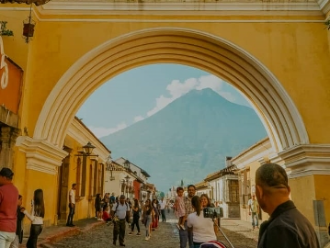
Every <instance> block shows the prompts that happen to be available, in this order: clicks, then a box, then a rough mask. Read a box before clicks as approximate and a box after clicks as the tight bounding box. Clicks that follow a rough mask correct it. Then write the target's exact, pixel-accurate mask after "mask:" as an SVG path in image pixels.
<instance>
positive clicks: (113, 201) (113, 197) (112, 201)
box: [110, 193, 116, 204]
mask: <svg viewBox="0 0 330 248" xmlns="http://www.w3.org/2000/svg"><path fill="white" fill-rule="evenodd" d="M115 202H116V197H115V193H112V194H111V196H110V204H114V203H115Z"/></svg>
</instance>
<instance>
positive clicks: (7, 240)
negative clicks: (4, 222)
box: [0, 231, 16, 248]
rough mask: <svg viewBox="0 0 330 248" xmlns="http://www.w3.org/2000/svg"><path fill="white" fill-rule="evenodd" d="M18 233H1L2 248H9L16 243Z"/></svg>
mask: <svg viewBox="0 0 330 248" xmlns="http://www.w3.org/2000/svg"><path fill="white" fill-rule="evenodd" d="M15 236H16V233H14V232H2V231H0V248H9V247H10V244H11V242H13V241H14V239H15Z"/></svg>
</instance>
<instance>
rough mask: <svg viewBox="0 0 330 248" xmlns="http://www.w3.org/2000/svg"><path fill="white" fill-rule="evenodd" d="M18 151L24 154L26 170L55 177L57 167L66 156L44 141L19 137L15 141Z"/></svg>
mask: <svg viewBox="0 0 330 248" xmlns="http://www.w3.org/2000/svg"><path fill="white" fill-rule="evenodd" d="M16 146H17V147H18V149H19V151H21V152H23V153H25V157H26V169H29V170H35V171H39V172H43V173H46V174H51V175H56V174H57V171H58V170H57V167H59V166H61V165H62V161H63V159H64V158H65V157H66V156H67V155H68V153H67V152H66V151H64V150H63V149H61V148H59V147H58V146H55V145H53V144H51V143H49V142H47V141H46V140H36V139H33V138H30V137H28V136H19V137H18V138H17V141H16Z"/></svg>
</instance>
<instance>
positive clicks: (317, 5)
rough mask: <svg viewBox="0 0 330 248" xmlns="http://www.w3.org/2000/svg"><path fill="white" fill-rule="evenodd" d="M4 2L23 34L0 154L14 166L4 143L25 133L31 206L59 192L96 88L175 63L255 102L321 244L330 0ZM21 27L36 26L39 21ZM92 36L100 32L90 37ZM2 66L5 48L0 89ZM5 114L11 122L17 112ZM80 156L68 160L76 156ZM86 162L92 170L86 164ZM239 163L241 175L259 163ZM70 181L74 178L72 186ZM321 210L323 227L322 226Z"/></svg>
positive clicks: (19, 151)
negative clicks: (78, 124) (36, 195)
mask: <svg viewBox="0 0 330 248" xmlns="http://www.w3.org/2000/svg"><path fill="white" fill-rule="evenodd" d="M2 2H7V3H4V4H2V6H1V8H0V16H1V18H3V19H2V20H4V19H5V20H4V21H7V22H8V24H7V27H8V28H9V29H11V30H13V32H14V34H15V36H16V37H15V38H14V39H13V38H12V37H3V40H4V45H5V50H4V51H6V54H7V55H8V57H9V58H11V59H12V60H13V61H15V63H16V64H18V65H19V67H21V68H22V70H23V71H24V77H23V83H22V85H23V88H22V92H23V97H21V98H20V101H19V108H18V114H17V116H18V118H19V120H18V121H17V120H12V121H11V123H13V124H10V125H8V122H7V119H5V121H4V119H3V117H1V122H2V123H3V124H1V127H3V126H4V125H6V126H5V129H4V132H3V133H4V134H3V135H2V138H1V139H2V140H3V141H2V142H3V150H4V154H6V155H3V154H2V159H4V158H5V159H6V161H7V162H6V165H7V164H8V166H12V162H10V160H9V159H7V157H8V156H7V154H9V153H10V152H11V151H10V148H9V143H10V142H12V141H13V140H15V137H16V136H18V135H20V136H19V137H17V139H16V147H15V148H14V159H13V161H14V164H13V166H12V167H13V170H14V173H15V179H14V182H15V184H16V185H17V187H18V188H19V190H20V192H23V196H24V198H23V204H24V205H28V202H29V200H30V199H31V195H32V192H33V189H35V188H39V187H42V188H43V189H44V190H45V192H46V194H47V195H49V196H54V195H56V192H54V189H57V188H58V177H59V176H58V172H59V167H60V166H61V164H62V163H63V159H65V158H66V157H67V156H68V151H66V150H63V147H65V146H66V142H67V140H68V138H67V135H68V133H67V132H68V130H69V128H70V125H71V124H72V122H73V121H74V116H75V115H76V113H77V111H78V110H79V109H80V107H81V105H82V104H83V102H84V101H86V100H87V99H88V97H89V96H90V94H92V92H94V91H95V90H97V89H99V87H100V86H101V85H102V84H104V83H105V82H106V81H107V80H108V79H110V78H113V77H115V76H117V75H118V74H120V73H123V72H125V71H127V70H129V69H133V68H136V67H139V66H144V65H150V64H153V63H154V64H156V63H164V62H166V63H177V62H178V61H180V63H181V64H183V65H188V66H192V67H196V68H199V69H201V70H205V71H207V72H209V73H211V74H213V75H215V76H218V77H220V78H223V79H224V80H226V81H227V82H228V83H230V84H232V85H233V87H236V88H237V89H239V90H240V91H241V93H242V94H244V95H245V96H246V98H247V99H248V100H249V101H250V102H251V105H252V106H253V108H254V109H255V111H256V112H257V114H258V116H259V117H260V119H261V121H262V123H263V124H264V127H265V129H266V131H267V135H268V138H269V143H270V146H271V147H272V149H271V150H272V151H271V152H272V156H270V157H269V159H270V161H271V162H279V163H281V164H282V165H283V166H284V167H285V169H286V170H287V172H288V175H289V178H290V186H291V197H292V199H293V200H294V201H295V203H296V205H297V207H298V208H299V210H300V211H301V212H302V213H303V214H304V215H305V216H306V217H307V218H308V219H309V220H310V221H311V223H313V224H314V226H315V229H316V231H317V233H318V235H319V236H320V237H321V236H322V230H321V229H322V228H324V223H329V222H330V201H328V200H326V199H330V191H329V190H327V185H328V182H329V179H330V166H329V164H330V132H329V131H328V129H329V128H328V126H329V125H328V124H329V123H330V114H329V109H330V101H329V91H330V84H329V78H330V70H329V69H328V64H329V60H330V51H329V44H330V39H329V31H328V30H327V28H326V27H327V26H325V25H324V23H325V21H327V20H328V19H329V15H330V12H329V9H330V0H324V1H317V0H311V1H308V2H307V1H298V0H293V1H290V2H289V1H282V0H274V1H262V2H261V1H258V0H251V1H242V0H233V1H229V2H227V1H202V0H201V1H197V2H192V1H186V2H183V1H179V0H174V1H165V0H162V1H159V2H158V1H145V2H139V1H138V2H136V1H132V2H130V1H123V2H120V3H116V4H114V3H113V1H101V0H95V1H92V2H88V3H86V1H82V0H67V1H60V0H53V1H37V2H38V5H39V6H35V5H15V4H10V3H9V2H15V1H2ZM16 2H21V1H16ZM26 2H28V1H26ZM46 2H48V3H47V4H45V3H46ZM44 4H45V5H44ZM91 6H93V8H91ZM30 7H32V10H33V11H30ZM174 10H175V11H174ZM224 10H225V11H224ZM30 13H31V16H29V15H30ZM27 17H30V18H29V20H31V19H34V21H35V24H36V26H35V29H33V30H34V31H35V32H34V33H33V34H32V32H31V34H30V33H29V32H28V34H27V33H26V31H27V30H30V29H24V30H23V20H24V19H26V18H27ZM59 23H60V25H59ZM328 23H329V22H328ZM24 24H25V25H30V26H29V27H31V24H32V23H24ZM33 25H34V24H33ZM33 27H34V26H33ZM31 30H32V29H31ZM102 30H111V32H102ZM89 31H93V35H86V33H88V32H89ZM22 34H23V35H25V36H24V39H21V36H22ZM32 35H33V39H31V36H32ZM246 37H249V39H246ZM183 47H184V48H185V49H182V48H183ZM2 58H3V47H2V44H1V59H0V61H1V65H0V73H1V81H0V82H1V85H2V86H1V87H4V85H6V84H7V83H6V80H5V77H4V76H3V75H4V74H3V72H4V70H6V68H8V67H6V66H5V63H3V61H4V60H3V59H2ZM288 72H289V73H288ZM311 72H313V73H311ZM5 75H6V74H5ZM9 80H10V79H9ZM9 82H10V81H9ZM311 82H313V83H311ZM7 87H9V86H7ZM306 99H307V100H306ZM8 106H9V105H8ZM6 109H9V108H8V107H6ZM6 109H5V110H4V111H5V113H9V114H8V115H12V113H15V111H14V112H13V111H12V110H11V112H8V111H7V110H6ZM6 111H7V112H6ZM6 118H7V117H6ZM15 118H17V117H15ZM15 118H14V119H15ZM195 118H200V117H195ZM4 123H5V124H4ZM6 123H7V124H6ZM17 123H18V124H17ZM9 126H10V127H13V128H16V131H17V129H18V130H22V132H21V133H19V132H18V134H17V133H13V135H12V136H11V138H10V140H11V141H9V138H8V135H10V132H9V134H8V128H7V127H9ZM6 128H7V129H6ZM242 138H243V137H242ZM91 142H92V144H94V143H96V142H97V141H95V142H93V141H92V140H91ZM73 143H74V142H73ZM84 144H86V143H79V146H80V147H81V146H83V145H84ZM74 146H75V145H74ZM10 147H12V144H10ZM70 148H71V147H70ZM73 148H74V149H72V151H71V152H70V153H71V154H74V155H76V154H79V153H78V151H76V150H77V149H75V147H73ZM66 149H67V148H66ZM8 151H9V153H8ZM104 153H106V152H104ZM107 153H109V152H107ZM248 153H249V152H248V151H247V153H246V154H248ZM71 156H73V155H71ZM9 157H10V155H9ZM100 157H101V154H100V156H99V158H98V159H97V161H95V162H93V163H91V164H92V165H95V164H97V165H101V164H102V163H104V162H105V161H106V159H107V158H106V157H104V158H103V157H102V158H100ZM78 158H80V159H81V160H83V157H77V158H76V157H75V158H72V157H70V165H71V164H72V165H73V164H74V165H75V166H76V164H77V159H78ZM71 159H72V160H71ZM74 159H76V160H74ZM85 159H86V160H87V161H86V163H87V165H89V164H90V158H85ZM102 160H103V161H102ZM238 160H240V163H241V165H240V166H242V167H240V168H241V169H243V167H244V166H243V165H244V164H249V163H250V162H249V161H254V160H253V159H252V158H251V160H245V161H243V160H241V159H240V158H238ZM81 163H83V161H81ZM240 163H236V162H235V163H233V164H236V165H237V166H238V165H239V164H240ZM251 163H254V162H251ZM87 165H86V167H88V166H87ZM252 167H253V166H251V167H250V168H251V169H250V171H249V172H246V173H244V172H242V174H241V177H243V180H244V181H245V182H247V180H248V179H246V180H245V178H248V175H250V180H251V182H252V180H253V178H252V175H253V171H252ZM83 168H84V169H86V170H90V168H85V167H84V166H83ZM249 173H250V174H249ZM89 174H90V172H89V171H88V175H89ZM71 176H72V173H71V174H70V181H69V182H72V181H73V179H74V178H73V176H72V178H71ZM85 176H86V177H87V173H86V174H85ZM85 176H84V177H85ZM36 179H38V180H36ZM246 185H248V184H246ZM213 186H214V187H215V185H213ZM252 186H253V185H252V184H251V187H252ZM93 187H94V186H93ZM88 190H89V189H88ZM88 190H87V191H88ZM214 190H215V188H214ZM250 191H251V189H250ZM301 192H304V194H303V195H302V194H301ZM83 193H84V192H83ZM85 194H86V192H85ZM242 195H246V194H245V193H244V194H242ZM81 197H82V198H83V199H81V201H80V203H79V204H80V205H84V206H86V207H87V206H89V204H88V201H87V202H86V196H81ZM47 200H48V202H47V204H46V207H47V210H46V218H45V219H46V220H48V221H49V223H54V219H55V217H54V216H53V215H54V212H56V211H55V210H56V209H57V199H55V197H52V199H47ZM244 201H245V200H244ZM322 209H323V210H324V211H323V212H324V215H323V216H325V217H324V219H325V221H322V222H320V221H319V219H318V218H319V217H320V216H322V213H321V212H320V211H322ZM77 214H78V215H80V214H81V213H77ZM321 244H322V246H323V245H324V241H323V240H322V242H321Z"/></svg>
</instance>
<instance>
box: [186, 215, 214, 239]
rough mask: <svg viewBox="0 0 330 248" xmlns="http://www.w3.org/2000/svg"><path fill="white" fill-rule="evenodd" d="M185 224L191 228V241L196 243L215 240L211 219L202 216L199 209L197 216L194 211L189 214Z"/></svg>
mask: <svg viewBox="0 0 330 248" xmlns="http://www.w3.org/2000/svg"><path fill="white" fill-rule="evenodd" d="M187 226H188V227H189V228H191V227H192V228H193V241H194V242H196V243H203V242H208V241H213V240H217V237H216V236H215V233H214V227H213V221H212V219H211V218H204V213H203V211H201V213H200V215H199V216H198V215H197V213H196V212H194V213H191V214H189V215H188V218H187Z"/></svg>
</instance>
